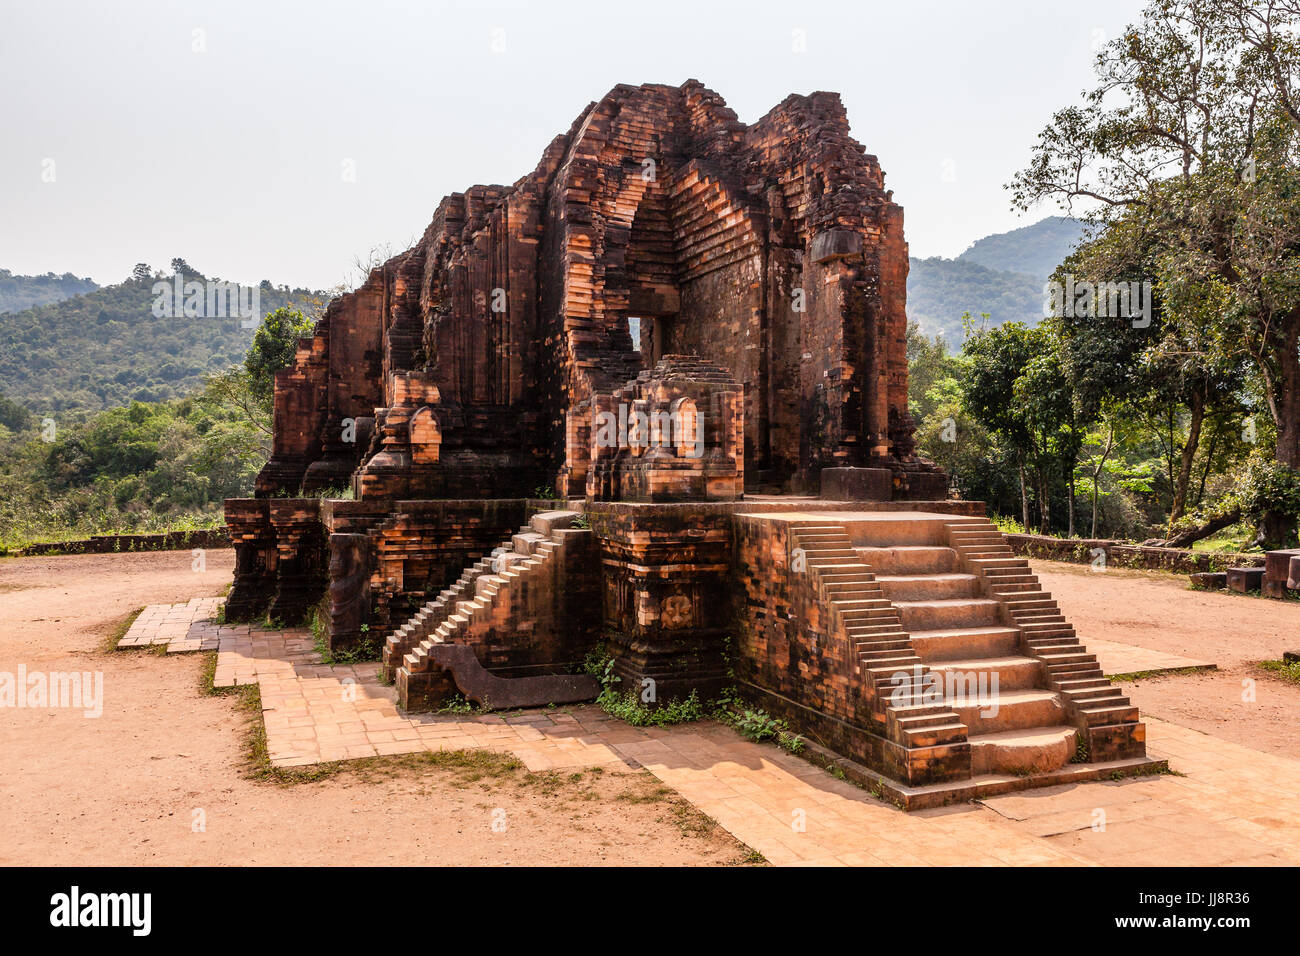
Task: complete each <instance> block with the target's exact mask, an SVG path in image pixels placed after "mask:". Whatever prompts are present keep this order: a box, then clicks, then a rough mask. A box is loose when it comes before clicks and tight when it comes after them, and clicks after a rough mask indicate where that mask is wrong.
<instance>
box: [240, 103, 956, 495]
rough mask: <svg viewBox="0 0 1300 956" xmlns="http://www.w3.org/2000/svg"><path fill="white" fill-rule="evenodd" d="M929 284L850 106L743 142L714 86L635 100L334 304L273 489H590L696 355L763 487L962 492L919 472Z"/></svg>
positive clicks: (277, 453) (288, 397)
mask: <svg viewBox="0 0 1300 956" xmlns="http://www.w3.org/2000/svg"><path fill="white" fill-rule="evenodd" d="M906 280H907V245H906V243H905V242H904V239H903V217H902V209H901V208H900V207H899V206H898V205H896V204H895V203H894V202H893V201H892V195H891V193H890V192H889V191H888V190H886V189H885V186H884V175H883V173H882V172H881V169H880V165H879V163H878V162H877V160H876V158H875V157H874V156H871V155H869V154H867V153H866V151H865V149H864V148H863V147H862V146H861V145H860V144H859V143H857V142H856V141H854V140H853V139H852V137H850V136H849V124H848V117H847V115H846V114H845V111H844V107H843V105H842V104H841V102H840V99H839V97H838V95H836V94H834V93H814V94H812V95H810V96H790V97H788V98H787V99H786V100H784V101H783V102H782V103H781V104H780V105H779V106H777V107H776V108H775V109H773V110H772V111H771V112H769V113H768V114H767V115H766V116H764V117H763V118H762V119H760V120H759V121H758V122H756V123H754V124H753V125H751V126H746V125H745V124H742V123H740V122H738V121H737V119H736V116H735V114H734V113H733V112H732V111H731V110H730V109H728V108H727V107H726V105H725V104H724V103H723V101H722V99H721V97H719V96H718V95H717V94H716V93H713V92H711V91H710V90H707V89H705V88H704V87H703V86H701V85H700V84H699V83H698V82H696V81H693V80H692V81H689V82H687V83H685V84H683V85H682V86H681V87H670V86H658V85H646V86H640V87H632V86H617V87H615V88H614V89H613V90H611V91H610V93H609V94H608V95H606V96H605V97H604V98H603V99H602V100H601V101H600V102H599V103H595V104H593V105H592V106H590V107H588V108H587V110H585V111H584V112H583V113H582V115H581V116H580V117H579V118H578V119H577V120H576V121H575V123H574V124H573V127H572V128H571V129H570V130H569V132H568V133H567V134H565V135H563V136H559V137H557V138H556V139H555V140H554V141H553V142H552V143H551V145H550V146H549V147H548V148H547V150H546V152H545V153H544V155H543V156H542V159H541V161H540V162H539V163H538V165H537V167H536V169H534V171H533V172H532V173H530V174H529V175H527V176H525V177H523V178H522V179H520V180H519V181H518V182H517V183H515V184H514V185H513V186H510V187H505V186H475V187H472V188H470V189H469V190H467V191H466V192H465V193H456V194H453V195H451V196H448V197H447V198H446V199H444V200H443V201H442V203H441V204H440V205H439V206H438V209H437V211H436V212H435V213H434V217H433V221H432V222H431V223H430V225H429V227H428V229H426V230H425V233H424V235H423V236H422V237H421V239H420V241H419V242H417V243H416V244H415V245H414V246H413V247H412V248H411V249H409V250H407V251H406V252H404V253H402V254H401V255H399V256H396V257H394V258H393V259H391V260H389V261H388V262H386V263H385V264H384V265H382V266H380V267H378V268H376V269H375V270H374V271H373V272H372V273H371V274H370V276H369V277H368V279H367V281H366V282H365V284H364V285H363V286H362V287H361V288H359V289H358V290H357V291H355V292H353V293H349V294H348V295H345V296H342V297H340V298H339V299H336V300H335V301H334V302H333V303H331V305H330V307H329V309H328V310H327V311H326V314H325V316H324V317H323V318H322V319H321V321H320V322H319V323H318V324H317V326H316V329H315V330H314V333H313V336H312V337H311V338H310V339H308V340H305V341H304V342H303V343H302V346H301V348H300V349H299V351H298V355H297V358H296V360H295V363H294V365H293V367H292V368H290V369H286V370H285V371H284V372H282V373H281V374H280V375H279V377H278V379H277V383H276V428H275V446H274V453H273V456H272V458H271V461H270V462H269V463H268V465H267V466H266V468H265V469H264V470H263V472H262V474H261V475H260V477H259V481H258V493H259V494H271V493H274V492H281V493H284V492H288V493H290V494H295V493H298V491H299V488H300V487H304V488H305V489H306V490H308V491H314V490H319V489H322V488H328V487H341V486H345V485H347V484H348V481H349V477H350V476H353V475H355V476H356V477H355V479H354V481H355V484H356V488H357V491H358V494H359V496H360V497H363V498H369V497H394V498H395V497H410V498H419V497H471V496H473V497H479V496H482V497H516V496H521V495H524V494H528V493H529V492H531V491H532V489H533V488H535V487H537V486H538V485H548V486H550V485H555V486H557V487H558V488H559V490H560V491H562V492H563V493H567V494H571V495H581V494H584V493H585V491H586V486H587V472H588V468H589V462H590V454H589V448H588V447H587V445H586V443H585V442H584V441H583V440H582V439H583V436H584V434H589V426H590V422H591V416H592V412H593V408H592V403H593V401H594V400H595V399H596V397H597V396H601V395H608V394H610V393H612V392H613V391H614V390H615V389H618V388H621V387H622V386H623V385H624V384H625V383H626V382H628V381H629V380H630V379H632V378H634V377H635V376H636V374H637V373H638V372H639V371H640V370H641V369H643V368H645V367H647V366H648V365H650V364H653V362H655V361H657V360H658V359H659V358H661V357H662V356H664V355H668V354H674V353H680V354H692V355H696V356H699V357H700V358H701V359H703V360H704V361H707V362H711V363H713V364H715V365H720V366H723V367H725V368H727V369H729V370H730V371H731V372H732V373H733V374H734V375H735V377H736V379H737V380H738V382H739V383H740V384H741V385H742V386H743V399H742V400H741V401H742V404H743V418H744V429H743V434H744V439H743V467H742V469H741V471H742V472H743V473H744V474H745V475H746V477H747V480H748V481H749V482H750V483H751V486H752V487H755V488H758V487H779V488H787V489H789V488H812V489H815V488H816V474H817V472H818V471H819V470H820V469H821V468H822V467H823V466H827V465H858V466H866V465H872V466H876V467H883V468H888V469H890V470H891V471H892V472H893V473H894V474H895V476H896V483H895V489H894V494H895V497H904V498H942V497H945V495H946V480H945V479H944V478H943V475H942V473H941V472H937V471H936V470H935V469H934V468H933V467H932V466H929V465H928V464H927V463H924V462H921V461H919V460H918V459H916V458H915V457H914V454H913V452H914V442H913V441H912V437H911V436H912V432H913V431H914V425H913V422H912V420H911V417H910V415H909V414H908V411H907V358H906V341H905V340H906V314H905V287H906ZM630 317H636V318H638V319H640V321H641V349H640V351H638V350H637V349H636V348H634V347H633V342H632V339H631V336H630V335H629V331H628V319H629V318H630ZM417 384H418V387H417ZM417 432H419V434H417Z"/></svg>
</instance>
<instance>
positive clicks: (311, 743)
mask: <svg viewBox="0 0 1300 956" xmlns="http://www.w3.org/2000/svg"><path fill="white" fill-rule="evenodd" d="M205 608H206V606H205V605H201V604H200V603H198V602H195V601H191V602H190V603H189V604H186V605H173V606H171V607H169V608H168V607H159V608H149V609H146V613H148V615H149V616H148V617H147V618H146V617H145V615H144V614H142V615H141V619H144V621H145V623H144V624H143V625H140V632H139V634H136V628H135V627H133V628H132V629H131V631H130V632H129V633H128V637H131V636H132V635H135V637H136V639H135V641H134V642H133V644H126V643H125V640H124V642H123V646H136V645H138V644H140V643H150V642H151V641H145V640H142V639H141V638H143V637H145V636H151V637H152V642H162V640H163V639H164V638H166V640H167V642H168V645H169V651H170V650H172V649H173V648H174V647H175V648H176V649H198V648H199V647H203V648H208V647H213V646H215V647H216V649H217V652H218V654H217V670H216V683H217V684H218V686H234V685H237V684H246V683H251V682H253V681H256V682H257V683H258V684H259V685H260V691H261V696H262V706H263V717H264V718H265V722H266V734H267V745H268V748H269V750H270V755H271V760H272V762H273V763H274V764H275V765H276V766H281V767H292V766H303V765H306V764H312V763H317V762H322V761H329V760H343V759H351V758H356V757H368V756H376V755H384V754H399V753H411V752H416V751H422V750H456V749H462V748H472V747H481V748H485V749H490V750H497V751H502V752H509V753H512V754H514V755H516V756H517V757H518V758H519V759H520V760H522V761H523V762H524V764H525V765H526V766H527V767H528V768H529V769H530V770H533V771H543V770H566V769H576V768H580V767H592V766H602V767H605V768H607V769H608V770H610V771H613V772H620V771H629V770H635V769H637V768H639V767H645V768H646V769H648V770H649V771H650V772H651V773H653V774H654V775H655V776H656V777H658V778H659V779H660V780H662V781H663V782H664V783H665V784H666V785H668V786H670V787H673V788H674V789H675V790H677V791H678V792H680V793H681V794H682V796H683V797H685V798H686V799H687V800H689V801H690V802H691V803H693V804H694V805H695V806H697V807H698V808H699V809H700V810H702V811H703V812H705V813H707V814H709V815H710V816H712V817H713V818H714V819H716V820H717V821H718V823H720V824H721V825H722V826H723V827H725V828H726V829H727V830H728V831H730V832H731V833H732V834H733V835H734V836H736V838H737V839H739V840H741V841H743V842H744V843H746V844H748V845H749V846H751V847H753V848H754V849H756V850H758V851H759V852H760V853H762V854H763V855H764V856H765V857H766V858H767V859H768V860H769V861H771V862H772V863H774V864H778V865H781V864H805V865H807V864H819V865H858V866H861V865H880V866H900V865H903V866H905V865H954V864H987V865H1005V864H1014V865H1047V866H1051V865H1058V866H1059V865H1066V866H1078V865H1092V864H1103V863H1109V864H1130V865H1142V864H1161V865H1188V866H1194V865H1227V864H1256V865H1270V864H1275V865H1289V866H1294V865H1300V815H1297V814H1296V813H1295V809H1296V805H1297V796H1296V795H1297V794H1300V761H1295V760H1290V759H1287V758H1284V757H1276V756H1271V755H1268V754H1263V753H1260V752H1258V751H1254V750H1250V749H1249V748H1245V747H1241V746H1239V745H1236V744H1232V743H1228V742H1226V741H1223V740H1219V739H1218V738H1215V737H1210V736H1207V735H1205V734H1201V733H1198V732H1196V731H1193V730H1189V729H1187V728H1184V727H1180V726H1178V725H1176V724H1170V723H1167V722H1165V721H1161V720H1156V719H1152V718H1149V717H1144V719H1145V720H1146V721H1147V740H1148V750H1149V752H1150V753H1151V754H1152V755H1154V756H1157V757H1166V758H1168V759H1169V761H1170V764H1171V766H1172V767H1173V768H1174V769H1175V770H1177V771H1178V772H1179V773H1181V774H1185V776H1175V775H1161V776H1157V777H1148V778H1139V779H1126V780H1122V781H1113V782H1111V781H1107V782H1100V783H1087V784H1070V785H1065V786H1059V787H1051V788H1045V789H1042V790H1032V791H1027V792H1022V793H1016V794H1009V795H1006V796H1001V797H992V798H989V799H987V800H984V801H980V802H978V803H967V804H961V805H956V806H951V807H943V808H937V809H933V810H921V811H916V812H913V813H903V812H902V811H900V810H898V809H897V808H895V807H894V806H893V805H891V804H888V803H885V802H882V801H880V800H878V799H876V798H875V797H872V796H871V795H870V794H869V793H867V792H865V791H863V790H862V789H860V788H858V787H856V786H854V785H853V784H850V783H848V782H846V781H842V780H839V779H837V778H836V777H834V776H832V775H831V774H829V773H827V772H825V771H823V770H821V769H819V768H817V767H815V766H813V765H812V764H810V763H808V762H807V761H805V760H803V759H801V758H799V757H796V756H793V755H791V754H788V753H786V752H784V751H783V750H780V749H779V748H777V747H775V746H773V745H771V744H755V743H751V742H749V741H747V740H745V739H743V738H741V737H740V736H738V735H737V734H736V733H735V732H734V731H733V730H731V729H730V728H728V727H725V726H722V725H719V724H716V723H713V722H708V721H705V722H700V723H695V724H683V725H678V726H675V727H668V728H653V727H651V728H636V727H629V726H628V725H626V724H624V723H622V722H621V721H618V720H615V719H613V718H611V717H609V716H608V715H607V714H605V713H604V712H603V711H601V710H600V709H599V708H596V707H594V706H591V705H580V706H572V707H563V708H547V709H540V710H529V711H518V712H512V713H506V714H490V715H466V714H426V715H416V716H406V715H404V714H402V713H401V712H400V711H399V710H398V709H397V706H396V693H395V691H394V690H393V688H391V687H386V686H384V685H382V684H380V683H379V679H378V665H377V664H374V663H367V664H358V665H350V666H334V667H330V666H328V665H324V664H321V663H319V657H318V655H317V654H316V653H315V651H314V650H313V647H312V640H311V635H310V634H309V633H308V632H306V631H304V630H301V629H297V630H286V631H262V630H261V629H259V628H255V627H249V626H247V625H241V626H224V625H216V624H212V623H206V622H204V621H203V620H202V616H203V615H204V614H208V615H210V614H211V611H210V610H205ZM186 615H188V616H189V619H188V621H187V622H184V627H183V632H182V619H184V618H185V617H186ZM139 624H140V621H139V620H137V625H139ZM1126 647H1127V645H1119V644H1116V645H1114V646H1113V647H1112V648H1108V652H1109V653H1110V654H1111V655H1112V662H1111V664H1110V665H1109V666H1108V670H1113V671H1117V672H1121V673H1125V672H1133V671H1141V670H1152V669H1156V668H1154V667H1153V666H1152V663H1153V661H1154V659H1153V658H1151V657H1150V656H1149V655H1150V654H1151V653H1152V652H1147V651H1144V650H1142V649H1141V648H1128V650H1129V651H1131V652H1132V653H1131V654H1128V655H1127V656H1126V655H1125V651H1124V649H1125V648H1126ZM1163 656H1164V657H1173V655H1163ZM1181 660H1187V659H1185V658H1184V659H1181ZM1165 663H1168V662H1165ZM1178 666H1189V665H1186V664H1182V665H1178Z"/></svg>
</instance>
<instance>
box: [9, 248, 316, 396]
mask: <svg viewBox="0 0 1300 956" xmlns="http://www.w3.org/2000/svg"><path fill="white" fill-rule="evenodd" d="M178 271H179V273H180V274H181V276H182V277H183V279H184V280H185V281H190V280H193V281H199V282H203V281H204V280H205V279H206V278H207V277H205V276H203V274H202V273H200V272H199V271H198V270H197V269H194V268H192V267H191V266H189V265H188V264H187V263H185V262H184V260H181V259H174V260H172V271H171V273H170V274H168V275H164V274H163V273H160V272H153V271H151V270H150V269H149V267H148V266H144V265H143V264H142V265H140V266H137V267H136V269H135V271H134V272H133V274H132V276H131V277H130V278H128V279H126V280H125V281H124V282H120V283H118V284H116V285H108V286H104V287H102V288H98V289H94V290H93V291H90V292H86V293H83V294H81V295H76V296H73V297H72V298H69V299H65V300H63V301H61V302H54V303H50V304H47V305H42V306H37V307H35V308H30V309H25V310H24V311H21V312H16V313H12V314H8V315H0V393H4V394H5V395H6V396H7V397H8V398H9V400H11V401H14V402H17V403H19V404H20V405H23V406H25V407H26V408H27V409H28V410H29V411H31V412H33V413H39V414H41V415H45V414H51V413H55V412H64V411H70V410H76V409H105V408H114V407H118V406H122V405H127V404H129V403H131V402H161V401H166V400H170V399H176V398H181V397H183V396H186V395H189V394H191V393H193V392H194V391H195V390H196V389H198V388H200V387H201V386H202V385H203V382H204V378H205V376H207V375H208V374H210V373H213V372H218V371H221V370H223V369H225V368H228V367H229V366H231V365H235V364H238V363H239V362H241V361H243V358H244V353H245V352H247V351H248V347H249V344H250V343H251V342H252V338H253V331H252V329H251V328H243V327H241V322H240V320H239V319H238V318H204V317H198V318H185V317H183V316H181V317H170V316H169V317H164V318H159V317H157V316H155V315H154V311H153V306H154V302H155V299H156V295H155V293H154V291H153V289H154V283H155V282H158V281H168V282H171V281H172V280H173V278H174V276H175V274H176V273H177V272H178ZM213 281H220V280H215V279H214V280H213ZM257 291H258V298H259V300H260V302H259V308H258V312H259V314H258V316H257V318H259V319H260V318H261V316H263V315H266V314H267V313H269V312H273V311H274V310H276V309H278V308H280V307H282V306H290V307H292V308H295V309H300V310H302V311H303V312H304V313H305V314H307V315H308V316H309V317H310V316H312V315H315V314H316V313H317V312H318V311H319V309H320V308H322V307H323V306H324V304H325V302H326V301H327V299H328V297H329V293H326V292H318V291H314V290H311V289H291V288H289V287H288V286H283V285H282V286H274V285H272V284H271V282H270V281H268V280H263V281H262V282H261V284H260V285H259V286H258V287H257Z"/></svg>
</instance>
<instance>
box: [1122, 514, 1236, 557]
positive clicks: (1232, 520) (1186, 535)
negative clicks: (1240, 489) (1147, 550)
mask: <svg viewBox="0 0 1300 956" xmlns="http://www.w3.org/2000/svg"><path fill="white" fill-rule="evenodd" d="M1240 520H1241V509H1240V508H1233V509H1231V510H1230V511H1225V512H1223V513H1222V514H1218V515H1215V516H1214V517H1213V518H1211V519H1210V520H1209V521H1207V522H1205V524H1203V525H1201V526H1199V527H1196V528H1190V529H1188V530H1187V531H1180V532H1178V534H1175V535H1170V536H1169V537H1168V538H1166V539H1165V540H1164V541H1161V540H1160V539H1159V538H1154V539H1152V541H1144V542H1142V543H1143V544H1151V543H1154V544H1157V545H1163V546H1164V547H1166V548H1185V547H1187V546H1188V545H1190V544H1193V543H1195V542H1197V541H1200V540H1201V539H1202V538H1207V537H1209V536H1210V535H1212V534H1214V532H1216V531H1222V530H1223V529H1224V528H1227V527H1231V526H1232V525H1234V524H1236V523H1237V522H1238V521H1240Z"/></svg>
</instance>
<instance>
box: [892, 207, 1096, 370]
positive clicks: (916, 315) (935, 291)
mask: <svg viewBox="0 0 1300 956" xmlns="http://www.w3.org/2000/svg"><path fill="white" fill-rule="evenodd" d="M1084 230H1085V226H1084V224H1083V223H1081V222H1079V221H1078V220H1076V219H1069V218H1066V217H1064V216H1049V217H1048V218H1046V219H1043V220H1041V221H1039V222H1036V223H1034V224H1033V225H1031V226H1025V227H1023V228H1021V229H1013V230H1012V231H1011V232H1002V233H998V234H996V235H992V236H985V237H984V238H983V239H979V240H976V241H975V242H974V243H972V244H971V246H970V248H969V249H967V250H966V251H965V252H963V253H962V254H961V255H960V256H958V257H957V258H956V259H944V258H941V257H938V256H936V257H934V258H930V259H915V258H914V259H912V260H911V269H910V271H909V273H908V277H907V317H908V319H909V320H910V321H912V322H916V323H917V324H918V325H920V327H921V331H922V332H924V333H926V334H927V335H937V334H939V333H942V334H943V335H944V337H945V338H946V339H947V340H948V341H949V342H950V343H952V344H954V345H956V344H959V343H960V342H961V340H962V337H963V331H962V326H961V316H962V313H963V312H970V314H971V316H972V317H973V318H974V319H975V320H976V321H979V319H980V315H981V313H984V312H987V313H988V314H989V322H990V324H992V325H1001V324H1002V323H1003V322H1011V321H1023V322H1029V323H1031V324H1032V323H1034V322H1037V321H1038V319H1039V318H1040V317H1041V316H1042V314H1043V286H1044V284H1045V283H1046V282H1047V279H1048V277H1049V276H1050V275H1051V274H1052V270H1054V269H1055V268H1056V267H1057V266H1058V265H1060V263H1061V262H1062V261H1063V260H1064V259H1065V257H1066V256H1067V255H1069V254H1070V252H1071V251H1072V250H1073V249H1074V247H1075V245H1077V244H1078V242H1079V240H1080V239H1081V238H1083V236H1084Z"/></svg>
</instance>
